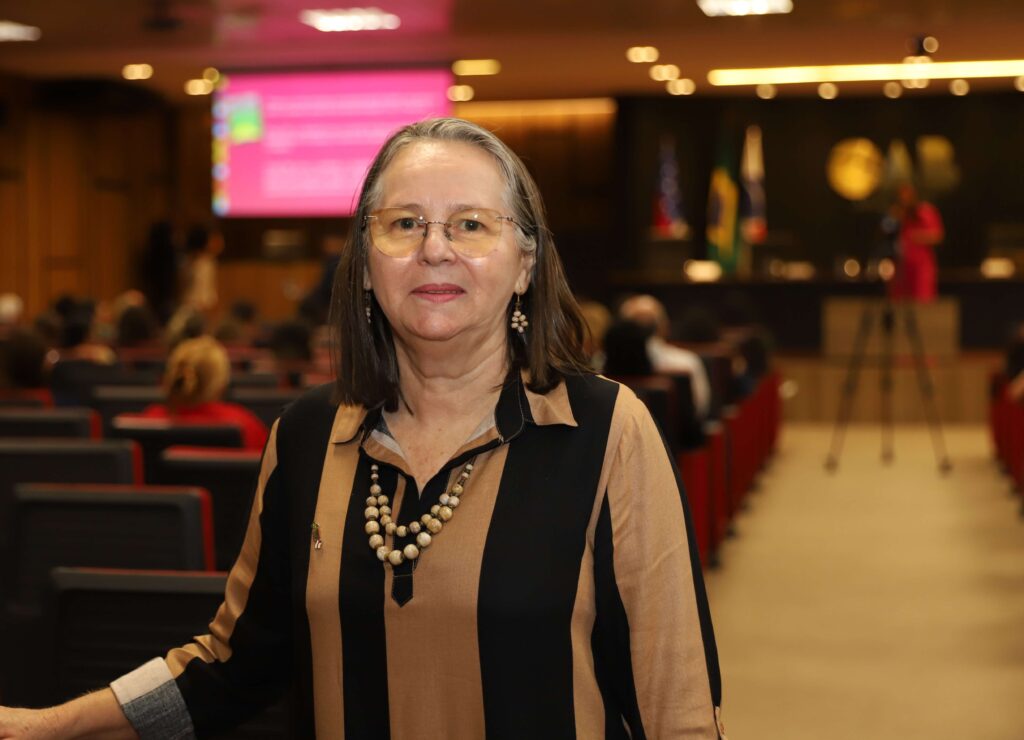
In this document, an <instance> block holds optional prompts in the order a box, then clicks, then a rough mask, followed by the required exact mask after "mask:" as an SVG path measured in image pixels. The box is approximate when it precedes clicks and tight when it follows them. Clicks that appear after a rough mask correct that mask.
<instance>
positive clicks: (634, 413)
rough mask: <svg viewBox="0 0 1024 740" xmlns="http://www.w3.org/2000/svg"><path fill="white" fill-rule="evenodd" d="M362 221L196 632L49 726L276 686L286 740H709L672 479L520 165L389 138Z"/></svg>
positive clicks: (506, 157) (228, 716)
mask: <svg viewBox="0 0 1024 740" xmlns="http://www.w3.org/2000/svg"><path fill="white" fill-rule="evenodd" d="M356 219H357V224H359V225H360V226H361V227H362V228H359V229H356V230H355V232H354V233H353V234H352V236H351V237H350V240H349V244H348V248H347V249H346V252H345V255H344V258H343V260H342V263H341V265H340V267H339V270H338V275H337V280H336V284H335V291H334V306H333V310H334V317H335V324H336V327H337V329H338V330H339V345H340V348H339V349H340V358H339V373H338V380H337V385H336V387H335V388H333V389H332V388H328V387H325V388H321V389H318V390H316V391H314V392H312V393H311V394H309V395H308V396H306V397H304V398H303V399H302V400H300V401H298V402H297V403H295V404H294V405H293V406H291V407H290V408H289V409H288V410H287V411H286V412H285V413H284V415H283V416H282V418H281V419H280V420H279V421H278V422H277V423H276V424H275V426H274V428H273V429H272V430H271V438H270V441H269V443H268V445H267V451H266V453H265V455H264V462H263V468H262V472H261V475H260V479H259V484H258V489H257V494H256V501H255V504H254V510H253V518H252V520H251V524H250V530H249V533H248V535H247V538H246V542H245V544H244V546H243V549H242V554H241V555H240V557H239V561H238V563H237V564H236V566H235V568H234V569H233V570H232V572H231V575H230V578H229V584H228V587H227V594H226V599H225V603H224V605H223V606H222V608H221V609H220V611H219V612H218V615H217V617H216V619H215V620H214V622H213V624H212V625H211V634H210V635H207V636H204V637H201V638H197V641H196V642H195V643H192V644H190V645H187V646H185V647H183V648H180V649H177V650H173V651H171V653H170V654H169V655H168V656H167V657H166V659H155V660H153V661H151V662H150V663H148V664H146V665H145V666H143V667H142V668H140V669H138V670H137V671H135V672H134V673H132V674H129V675H128V676H126V677H123V678H121V679H119V680H118V681H116V682H115V683H114V685H113V687H112V690H105V691H101V692H98V693H97V694H92V695H90V696H88V697H85V698H83V699H80V700H78V701H77V702H72V703H71V704H70V705H65V706H64V707H63V708H60V709H58V710H57V715H56V719H52V718H53V717H54V716H55V715H53V714H48V715H44V716H46V717H49V718H51V719H52V721H53V722H54V724H55V725H57V724H59V725H60V726H61V727H67V726H69V723H70V722H72V721H74V720H75V719H76V718H80V717H83V716H84V717H86V718H87V720H84V721H86V722H88V723H89V724H90V725H91V726H93V727H100V726H101V727H105V728H114V727H120V728H122V729H124V728H125V727H126V722H127V721H126V720H125V715H127V717H128V718H129V719H130V721H131V722H132V723H133V725H134V727H135V728H136V729H137V730H138V731H139V733H140V735H141V736H142V737H158V736H174V737H178V736H179V735H172V734H171V733H173V732H180V733H181V734H180V736H181V737H186V736H189V735H190V733H192V732H193V731H196V732H197V733H199V734H209V733H211V732H214V731H216V730H218V729H220V728H223V727H227V726H230V725H231V724H234V723H237V722H238V721H240V720H241V719H242V718H243V717H245V716H247V715H248V714H250V713H251V712H253V711H255V710H256V709H258V708H259V707H261V706H264V705H265V704H267V703H268V702H271V701H273V700H275V699H276V698H277V697H278V696H280V695H281V694H282V693H283V692H284V691H285V689H286V688H290V689H291V694H290V695H291V696H292V697H293V707H292V708H293V717H292V719H293V725H294V726H293V728H292V732H291V735H292V736H293V737H303V738H305V737H313V736H316V737H318V738H360V739H364V738H369V739H375V738H386V737H390V738H395V739H396V740H399V739H405V738H410V739H417V740H418V739H420V738H447V739H450V740H462V739H465V740H478V739H479V738H482V737H485V736H486V737H487V738H489V739H491V740H493V739H494V738H519V739H521V738H524V737H536V738H573V737H575V738H581V739H587V740H589V739H591V738H603V737H607V738H625V737H627V736H632V737H648V738H670V737H671V738H675V737H688V738H698V737H699V738H717V737H719V727H718V725H717V724H716V714H717V706H718V705H719V694H720V691H719V676H718V665H717V657H716V650H715V643H714V637H713V635H712V630H711V623H710V618H709V616H708V611H707V604H706V599H705V596H704V587H703V583H702V581H701V574H700V568H699V563H698V562H697V557H696V555H695V554H694V550H693V548H692V546H691V545H690V543H691V542H692V537H691V536H690V533H689V532H688V531H687V529H688V527H687V526H686V523H685V519H684V508H685V507H684V505H683V503H682V498H681V496H680V492H679V487H678V481H677V478H676V475H675V472H674V470H673V468H672V464H671V462H670V459H669V456H668V454H667V453H666V450H665V448H664V446H663V444H662V442H661V439H660V437H659V435H658V432H657V431H656V429H655V427H654V424H653V422H652V421H651V418H650V415H649V414H648V413H647V411H646V409H645V408H644V407H643V406H642V405H641V404H640V403H639V402H638V401H637V400H636V398H635V396H633V395H632V394H631V393H630V392H629V391H627V390H625V389H623V388H621V387H620V386H618V385H617V384H615V383H612V382H611V381H608V380H605V379H602V378H599V377H597V376H594V375H590V374H587V371H586V369H585V368H586V365H585V361H584V358H583V355H582V351H581V338H582V322H581V320H580V317H579V313H578V310H577V308H576V305H575V302H574V300H573V298H572V294H571V292H570V291H569V288H568V286H567V285H566V282H565V279H564V277H563V274H562V269H561V266H560V263H559V260H558V257H557V254H556V253H555V248H554V244H553V243H552V241H551V237H550V234H549V232H548V230H547V228H546V226H545V223H544V212H543V207H542V204H541V199H540V195H539V193H538V191H537V189H536V186H535V185H534V183H533V181H532V179H531V178H530V176H529V174H528V173H527V171H526V169H525V167H524V166H523V164H522V162H521V161H520V160H519V159H518V158H516V157H515V155H514V154H512V152H511V151H509V150H508V149H507V148H506V147H505V146H504V144H502V143H501V142H500V141H499V140H498V139H497V138H495V137H494V136H493V135H492V134H490V133H489V132H487V131H485V130H483V129H481V128H479V127H477V126H476V125H474V124H470V123H466V122H464V121H458V120H452V119H442V120H433V121H425V122H422V123H419V124H414V125H411V126H408V127H406V128H404V129H402V130H400V131H399V132H398V133H396V134H395V135H394V136H393V137H392V138H391V139H390V140H389V141H388V142H387V143H386V144H385V145H384V147H383V149H382V150H381V151H380V153H379V154H378V155H377V158H376V159H375V160H374V162H373V164H372V165H371V167H370V170H369V172H368V173H367V177H366V181H365V183H364V187H363V191H362V193H361V196H360V201H359V208H358V211H357V214H356ZM332 396H333V397H334V398H335V399H336V400H337V401H340V405H336V404H335V403H332V400H331V399H332ZM119 706H120V709H119ZM122 710H123V713H122ZM19 716H20V717H24V716H26V715H19ZM12 721H16V718H15V717H14V715H11V714H7V715H6V717H5V718H3V719H0V727H2V726H3V724H2V722H7V723H8V724H10V723H11V722H12ZM24 721H25V722H26V723H28V722H32V721H38V720H37V718H36V716H32V717H31V718H29V719H26V720H24ZM161 733H162V734H161ZM0 736H2V733H0ZM15 736H16V735H15ZM39 736H40V737H43V736H45V735H39Z"/></svg>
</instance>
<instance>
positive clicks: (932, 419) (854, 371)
mask: <svg viewBox="0 0 1024 740" xmlns="http://www.w3.org/2000/svg"><path fill="white" fill-rule="evenodd" d="M898 313H899V314H902V318H903V323H904V327H905V328H906V332H907V339H908V340H909V342H910V353H911V356H912V357H913V360H914V369H915V370H916V371H917V387H918V390H919V391H920V393H921V401H922V402H923V404H924V411H925V417H926V418H927V420H928V428H929V430H930V431H931V437H932V447H933V448H934V450H935V460H936V463H937V464H938V467H939V472H940V473H942V474H943V475H945V474H946V473H948V472H949V471H950V470H952V469H953V464H952V462H950V459H949V455H948V454H947V453H946V443H945V440H944V439H943V436H942V424H941V422H940V421H939V414H938V410H937V408H936V406H935V386H934V385H933V383H932V379H931V375H930V374H929V372H928V366H927V364H926V363H925V357H924V343H923V342H922V341H921V332H920V330H919V329H918V325H917V313H916V312H915V310H914V305H913V304H912V303H909V302H907V303H894V302H893V301H892V299H890V298H886V299H885V300H884V302H882V303H880V304H873V305H871V304H869V305H866V306H864V309H863V311H862V313H861V317H860V326H859V327H858V329H857V336H856V339H855V340H854V343H853V354H852V355H851V356H850V362H849V365H847V368H846V379H845V380H844V382H843V388H842V393H843V395H842V399H841V400H840V405H839V416H838V417H837V418H836V425H835V428H834V429H833V431H832V443H831V445H830V448H829V453H828V457H827V458H826V460H825V469H826V470H828V471H829V472H835V471H836V469H837V468H838V467H839V455H840V454H841V453H842V448H843V439H844V437H845V435H846V428H847V426H848V425H849V422H850V413H851V412H852V410H853V401H854V398H855V397H856V395H857V382H858V380H859V379H860V371H861V367H862V366H863V365H864V354H865V350H866V349H867V344H868V339H869V338H870V336H871V331H872V329H873V328H874V326H875V325H876V324H878V325H880V326H881V330H882V358H881V359H882V362H881V377H880V385H881V397H882V409H881V411H882V419H881V423H882V461H883V462H885V463H889V462H892V459H893V421H892V388H893V382H892V369H893V334H894V332H895V329H896V318H897V314H898Z"/></svg>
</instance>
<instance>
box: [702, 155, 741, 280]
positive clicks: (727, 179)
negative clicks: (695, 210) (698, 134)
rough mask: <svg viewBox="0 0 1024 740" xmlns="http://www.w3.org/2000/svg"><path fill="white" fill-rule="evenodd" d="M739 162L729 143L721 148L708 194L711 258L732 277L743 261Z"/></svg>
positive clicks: (709, 255) (709, 248)
mask: <svg viewBox="0 0 1024 740" xmlns="http://www.w3.org/2000/svg"><path fill="white" fill-rule="evenodd" d="M737 164H738V163H737V162H736V159H735V157H734V156H733V154H732V149H731V147H729V146H728V144H727V143H725V144H723V145H721V146H719V149H718V157H717V160H716V163H715V168H714V170H712V172H711V188H710V191H709V193H708V226H707V240H708V259H711V260H715V261H716V262H718V264H720V265H721V266H722V273H723V274H725V275H732V274H734V273H735V272H736V268H737V266H738V265H739V261H740V228H739V226H740V220H739V207H740V186H739V183H738V178H737V176H736V175H737V169H738V167H737Z"/></svg>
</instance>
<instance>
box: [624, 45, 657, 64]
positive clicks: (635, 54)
mask: <svg viewBox="0 0 1024 740" xmlns="http://www.w3.org/2000/svg"><path fill="white" fill-rule="evenodd" d="M626 59H628V60H629V61H631V62H633V63H634V64H643V63H645V62H656V61H658V49H657V48H656V47H654V46H631V47H629V48H628V49H626Z"/></svg>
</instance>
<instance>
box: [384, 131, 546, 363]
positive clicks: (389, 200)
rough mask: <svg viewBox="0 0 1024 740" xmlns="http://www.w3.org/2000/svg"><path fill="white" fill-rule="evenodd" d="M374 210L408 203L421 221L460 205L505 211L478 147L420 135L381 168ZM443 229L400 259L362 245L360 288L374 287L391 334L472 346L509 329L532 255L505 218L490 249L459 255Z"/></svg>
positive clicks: (490, 163)
mask: <svg viewBox="0 0 1024 740" xmlns="http://www.w3.org/2000/svg"><path fill="white" fill-rule="evenodd" d="M380 186H381V194H382V195H381V199H380V202H379V203H377V204H376V208H396V207H402V208H407V209H409V210H410V211H414V212H415V213H416V214H418V215H420V216H423V217H424V218H425V219H426V220H427V221H446V220H448V217H449V216H450V215H451V214H452V213H454V212H456V211H461V210H465V209H467V208H485V209H490V210H492V211H497V212H499V213H501V214H502V215H505V216H511V215H512V214H511V213H510V212H509V209H508V208H507V207H506V205H505V202H504V197H503V196H504V194H505V182H504V180H503V178H502V175H501V172H500V170H499V169H498V166H497V164H496V163H495V161H494V159H493V158H492V157H491V155H490V154H488V153H487V152H485V151H484V150H482V149H480V148H478V147H476V146H474V145H472V144H466V143H462V142H439V141H421V142H417V143H414V144H410V145H408V146H406V147H405V148H404V149H402V150H401V151H400V152H399V153H398V155H397V156H396V157H395V158H394V159H393V160H392V162H391V164H390V165H388V167H387V169H385V170H384V172H383V173H382V174H381V178H380ZM452 246H453V245H452V243H451V242H450V241H449V240H448V239H447V238H446V237H445V234H444V228H443V227H442V226H441V225H437V224H433V225H430V226H428V230H427V236H426V238H424V239H422V240H421V241H419V242H418V248H417V249H416V250H415V251H414V252H413V253H412V254H410V255H408V256H405V257H389V256H388V255H386V254H384V253H382V252H381V251H379V250H378V249H376V248H374V247H371V248H370V250H369V260H368V265H369V270H368V273H367V274H366V275H365V276H364V287H366V288H367V289H368V290H373V292H374V295H375V296H376V298H377V303H379V304H380V307H381V309H382V310H383V311H384V315H385V316H386V317H387V319H388V322H389V323H390V324H391V328H392V330H393V331H394V333H395V335H396V336H397V338H398V339H400V340H402V341H403V342H405V343H407V344H408V343H409V342H412V341H415V340H421V341H422V340H429V341H447V340H453V339H459V340H469V341H470V342H472V343H473V344H472V345H471V346H477V345H478V344H479V343H484V342H486V341H487V340H489V339H492V340H493V339H495V338H497V337H498V336H499V333H500V336H505V334H506V333H507V332H508V326H507V323H508V317H507V316H506V307H507V305H508V302H509V300H510V299H511V297H512V294H513V293H516V292H519V293H522V292H524V291H525V290H526V288H527V286H528V285H529V280H530V270H531V269H532V267H533V255H531V254H526V253H523V252H522V251H521V250H520V249H519V246H518V244H517V243H516V227H515V225H514V224H512V223H510V222H507V221H506V222H504V223H503V226H502V229H501V236H500V238H499V241H498V244H497V246H496V247H495V249H494V251H492V252H491V253H490V254H487V255H486V256H483V257H466V256H464V255H462V254H459V253H458V252H457V251H455V250H454V249H453V248H452Z"/></svg>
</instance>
